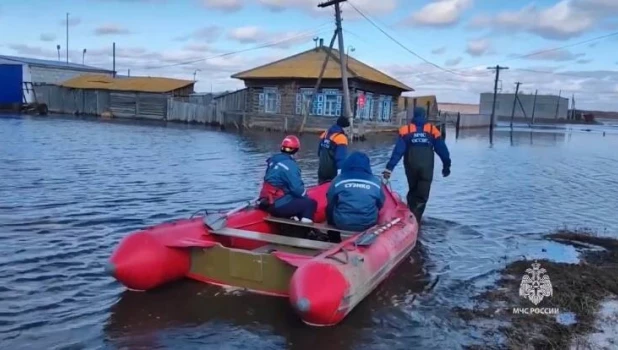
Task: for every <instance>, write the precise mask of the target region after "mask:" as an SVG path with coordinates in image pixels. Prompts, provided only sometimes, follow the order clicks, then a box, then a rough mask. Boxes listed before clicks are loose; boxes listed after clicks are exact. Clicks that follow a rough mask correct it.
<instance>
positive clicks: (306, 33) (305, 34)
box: [143, 23, 329, 70]
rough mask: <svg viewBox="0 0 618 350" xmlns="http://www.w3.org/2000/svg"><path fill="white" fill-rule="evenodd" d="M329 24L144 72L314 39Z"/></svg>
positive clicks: (155, 67) (148, 68) (151, 67)
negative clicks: (307, 38) (298, 40)
mask: <svg viewBox="0 0 618 350" xmlns="http://www.w3.org/2000/svg"><path fill="white" fill-rule="evenodd" d="M328 24H329V23H324V24H322V25H320V26H318V27H316V28H314V29H311V30H310V31H304V32H301V33H298V34H297V35H294V36H291V37H289V38H284V39H281V40H277V41H271V42H266V43H264V44H260V45H257V46H254V47H250V48H246V49H242V50H236V51H230V52H226V53H222V54H219V55H214V56H210V57H205V58H200V59H196V60H190V61H183V62H177V63H171V64H167V65H161V66H149V67H144V68H143V69H144V70H150V69H161V68H169V67H176V66H184V65H188V64H193V63H198V62H204V61H209V60H212V59H215V58H221V57H226V56H232V55H237V54H239V53H243V52H248V51H254V50H259V49H263V48H267V47H272V46H277V45H280V44H282V43H285V42H288V41H291V40H294V39H299V38H303V37H312V36H315V35H316V34H320V33H322V32H324V30H320V31H318V29H319V28H321V27H324V26H326V25H328Z"/></svg>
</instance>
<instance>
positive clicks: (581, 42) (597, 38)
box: [503, 31, 618, 62]
mask: <svg viewBox="0 0 618 350" xmlns="http://www.w3.org/2000/svg"><path fill="white" fill-rule="evenodd" d="M616 35H618V31H617V32H612V33H609V34H605V35H600V36H597V37H593V38H590V39H586V40H583V41H578V42H575V43H573V44H568V45H563V46H559V47H554V48H551V49H546V50H540V51H535V52H531V53H529V54H525V55H520V56H515V57H513V58H510V59H507V60H506V61H503V62H508V61H513V60H519V59H522V58H527V57H532V56H536V55H541V54H544V53H548V52H554V51H559V50H563V49H567V48H569V47H574V46H579V45H583V44H588V43H591V42H593V41H597V40H601V39H606V38H609V37H612V36H616Z"/></svg>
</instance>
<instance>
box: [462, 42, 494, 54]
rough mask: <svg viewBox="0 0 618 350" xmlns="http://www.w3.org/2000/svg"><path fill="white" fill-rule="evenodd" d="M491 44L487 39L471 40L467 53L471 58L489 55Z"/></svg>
mask: <svg viewBox="0 0 618 350" xmlns="http://www.w3.org/2000/svg"><path fill="white" fill-rule="evenodd" d="M490 48H491V43H490V42H489V40H487V39H477V40H470V41H468V44H467V46H466V52H467V53H468V55H470V56H474V57H479V56H483V55H485V54H487V53H488V52H489V50H490Z"/></svg>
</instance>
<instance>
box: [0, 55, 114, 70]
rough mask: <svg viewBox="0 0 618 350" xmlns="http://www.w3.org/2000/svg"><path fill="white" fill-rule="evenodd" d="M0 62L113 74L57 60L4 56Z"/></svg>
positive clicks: (0, 57)
mask: <svg viewBox="0 0 618 350" xmlns="http://www.w3.org/2000/svg"><path fill="white" fill-rule="evenodd" d="M0 60H7V61H14V62H19V63H22V64H28V65H31V66H39V67H49V68H59V69H72V70H81V71H87V72H97V73H113V71H112V70H109V69H104V68H98V67H92V66H86V65H83V64H77V63H71V62H69V63H67V62H64V61H58V60H43V59H39V58H31V57H18V56H6V55H0Z"/></svg>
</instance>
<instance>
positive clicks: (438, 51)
mask: <svg viewBox="0 0 618 350" xmlns="http://www.w3.org/2000/svg"><path fill="white" fill-rule="evenodd" d="M445 52H446V46H442V47H438V48H435V49H433V50H431V53H432V54H434V55H442V54H443V53H445Z"/></svg>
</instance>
